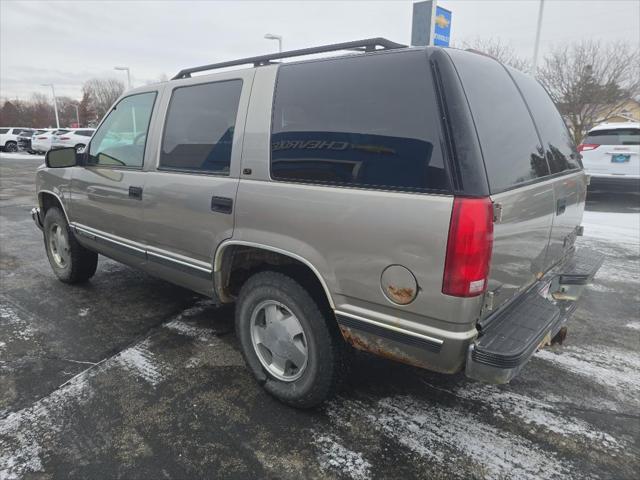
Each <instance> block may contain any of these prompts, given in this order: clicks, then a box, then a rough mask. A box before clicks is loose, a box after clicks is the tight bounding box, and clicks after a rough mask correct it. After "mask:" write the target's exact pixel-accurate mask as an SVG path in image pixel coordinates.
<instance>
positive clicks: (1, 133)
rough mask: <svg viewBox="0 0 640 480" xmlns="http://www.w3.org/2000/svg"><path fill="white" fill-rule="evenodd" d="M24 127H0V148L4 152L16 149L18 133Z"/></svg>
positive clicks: (15, 150)
mask: <svg viewBox="0 0 640 480" xmlns="http://www.w3.org/2000/svg"><path fill="white" fill-rule="evenodd" d="M23 130H28V129H27V128H25V127H0V148H2V150H3V151H5V152H17V151H18V135H20V132H22V131H23Z"/></svg>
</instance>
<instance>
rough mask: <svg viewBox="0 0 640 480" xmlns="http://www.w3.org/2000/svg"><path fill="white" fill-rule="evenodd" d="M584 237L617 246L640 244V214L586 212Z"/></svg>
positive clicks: (583, 222) (583, 220) (583, 219)
mask: <svg viewBox="0 0 640 480" xmlns="http://www.w3.org/2000/svg"><path fill="white" fill-rule="evenodd" d="M582 225H583V226H584V235H585V237H588V238H597V239H599V240H608V241H611V242H613V243H615V244H616V245H618V244H621V243H626V244H629V245H634V246H636V248H637V245H638V244H639V243H640V213H613V212H591V211H585V212H584V215H583V217H582Z"/></svg>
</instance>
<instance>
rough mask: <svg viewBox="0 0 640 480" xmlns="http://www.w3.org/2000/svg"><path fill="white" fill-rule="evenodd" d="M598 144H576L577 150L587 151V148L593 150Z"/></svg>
mask: <svg viewBox="0 0 640 480" xmlns="http://www.w3.org/2000/svg"><path fill="white" fill-rule="evenodd" d="M599 146H600V145H598V144H597V143H581V144H580V145H578V152H588V151H589V150H595V149H596V148H598V147H599Z"/></svg>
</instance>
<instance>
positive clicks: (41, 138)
mask: <svg viewBox="0 0 640 480" xmlns="http://www.w3.org/2000/svg"><path fill="white" fill-rule="evenodd" d="M46 139H47V137H38V140H46Z"/></svg>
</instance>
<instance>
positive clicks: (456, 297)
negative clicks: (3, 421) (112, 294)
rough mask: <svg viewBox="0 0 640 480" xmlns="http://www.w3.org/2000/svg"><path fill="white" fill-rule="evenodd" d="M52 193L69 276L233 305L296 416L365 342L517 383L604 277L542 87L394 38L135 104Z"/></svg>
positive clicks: (181, 78) (60, 153)
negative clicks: (146, 278) (131, 281)
mask: <svg viewBox="0 0 640 480" xmlns="http://www.w3.org/2000/svg"><path fill="white" fill-rule="evenodd" d="M376 48H378V50H381V51H375V52H371V51H370V50H372V49H376ZM354 49H361V50H367V51H368V52H367V53H355V54H354V53H352V54H350V55H346V56H339V57H334V58H322V59H313V60H311V61H297V62H287V63H281V64H278V63H273V61H274V60H277V59H279V58H285V57H286V58H290V57H293V56H300V55H307V54H310V53H324V52H332V51H337V50H354ZM244 64H250V65H252V68H246V69H238V70H227V71H219V72H216V70H218V68H221V67H223V66H224V67H230V66H234V65H238V66H239V65H244ZM253 65H258V66H257V67H253ZM205 70H212V71H214V73H212V74H208V75H197V76H194V77H193V78H192V77H191V74H193V73H196V72H202V71H205ZM36 184H37V198H38V206H37V207H35V208H34V209H33V210H32V216H33V219H34V221H35V222H36V224H37V225H38V227H39V228H41V229H42V230H43V232H44V238H45V246H46V252H47V255H48V258H49V262H50V264H51V267H52V268H53V271H54V273H55V274H56V275H57V276H58V278H59V279H60V280H62V281H63V282H67V283H77V282H83V281H86V280H88V279H89V278H91V277H92V276H93V275H94V274H95V272H96V267H97V259H98V254H102V255H106V256H108V257H111V258H113V259H115V260H118V261H120V262H123V263H126V264H129V265H132V266H134V267H137V268H140V269H141V270H144V271H146V272H149V273H150V274H152V275H156V276H158V277H160V278H163V279H166V280H168V281H170V282H173V283H175V284H177V285H181V286H183V287H187V288H190V289H192V290H194V291H196V292H199V293H201V294H204V295H207V296H209V297H212V298H214V299H215V300H216V301H218V302H221V303H230V302H235V303H236V309H235V312H236V314H235V315H236V317H235V325H236V332H237V336H238V339H239V342H240V345H241V349H242V352H243V354H244V357H245V359H246V363H247V365H248V368H249V369H250V370H251V371H252V372H253V374H254V375H255V377H256V379H257V380H258V382H259V383H260V384H261V385H263V386H264V388H265V389H266V390H267V391H268V392H269V393H271V394H272V395H274V396H275V397H277V398H278V399H280V400H282V401H283V402H286V403H288V404H290V405H293V406H297V407H311V406H314V405H317V404H318V403H320V402H321V401H323V400H324V399H325V398H327V396H329V395H330V394H331V392H333V391H334V388H335V387H336V385H337V384H338V382H339V379H340V378H341V376H342V375H343V373H344V368H345V362H346V361H348V358H349V357H348V352H349V349H348V348H346V345H347V344H351V345H352V346H354V347H355V348H357V349H361V350H366V351H369V352H372V353H374V354H378V355H382V356H384V357H386V358H389V359H393V360H398V361H401V362H405V363H408V364H411V365H414V366H418V367H423V368H428V369H430V370H435V371H437V372H442V373H455V372H458V371H460V370H463V369H464V371H465V373H466V375H467V376H469V377H471V378H474V379H478V380H482V381H486V382H491V383H506V382H508V381H510V380H511V379H512V378H513V377H514V376H515V375H516V374H517V373H518V372H519V371H520V370H521V368H522V367H523V366H524V365H525V364H526V362H527V361H528V360H529V358H530V357H531V356H532V355H533V354H534V352H535V351H536V350H537V349H539V348H542V347H543V346H544V345H547V344H549V343H550V342H551V341H552V339H554V338H555V339H557V340H561V339H562V338H563V337H564V333H565V331H564V330H563V327H564V326H565V323H566V322H567V319H568V318H569V317H570V315H571V314H572V312H573V311H574V310H575V308H576V303H575V302H576V300H577V299H578V297H579V296H580V294H581V292H582V289H583V287H584V285H585V284H587V283H588V282H589V281H590V280H591V279H592V277H593V276H594V275H595V273H596V271H597V270H598V268H599V266H600V264H601V262H602V256H601V255H599V254H598V253H596V252H592V251H585V250H580V251H578V250H576V249H575V247H574V241H575V239H576V236H578V235H581V233H582V229H581V227H580V223H581V219H582V213H583V209H584V204H585V196H586V176H585V173H584V171H583V170H582V168H581V165H580V163H579V159H578V154H577V152H576V150H575V146H574V145H573V144H572V141H571V136H570V135H569V133H568V131H567V129H566V127H565V125H564V122H563V120H562V118H561V116H560V114H559V113H558V111H557V110H556V108H555V106H554V104H553V102H552V101H551V99H550V98H549V96H548V95H547V93H546V91H545V90H544V89H543V88H542V86H541V85H540V84H539V83H538V82H537V81H536V80H535V79H533V78H532V77H530V76H528V75H525V74H523V73H521V72H519V71H517V70H514V69H512V68H510V67H506V66H504V65H502V64H500V63H499V62H498V61H496V60H494V59H492V58H489V57H486V56H483V55H478V54H475V53H471V52H465V51H460V50H455V49H442V48H437V47H427V48H407V47H404V46H402V45H399V44H396V43H393V42H390V41H388V40H385V39H372V40H364V41H358V42H348V43H344V44H338V45H329V46H325V47H318V48H315V49H305V50H302V51H297V52H296V51H294V52H285V53H283V54H273V55H266V56H263V57H254V58H248V59H241V60H238V61H236V62H225V63H223V64H218V65H215V64H214V65H206V66H203V67H195V68H190V69H185V70H183V71H181V72H180V73H179V74H178V75H176V76H175V77H174V79H173V80H172V81H171V82H165V83H162V84H157V85H150V86H145V87H140V88H137V89H134V90H131V91H128V92H126V94H125V95H124V96H122V97H121V98H120V99H119V100H118V101H117V103H116V105H115V107H114V108H113V109H112V110H111V111H110V112H109V114H108V115H107V116H106V118H104V119H103V121H102V122H101V124H100V126H99V127H98V129H97V131H96V132H95V134H94V136H93V137H92V139H91V141H90V143H89V145H88V147H87V148H86V149H85V152H84V153H83V154H77V153H76V152H75V150H74V149H72V148H65V149H60V150H52V151H50V152H49V153H48V154H47V156H46V165H44V166H42V167H41V168H40V169H39V170H38V172H37V178H36Z"/></svg>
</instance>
